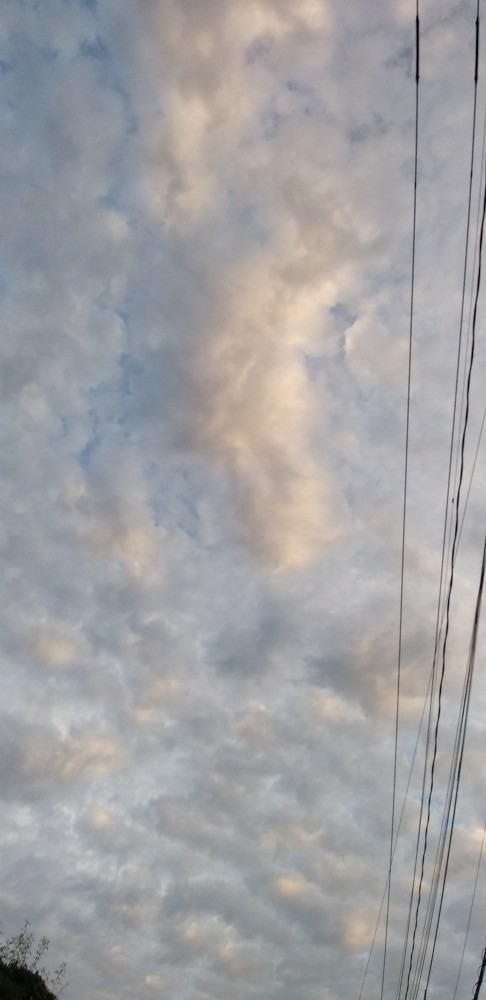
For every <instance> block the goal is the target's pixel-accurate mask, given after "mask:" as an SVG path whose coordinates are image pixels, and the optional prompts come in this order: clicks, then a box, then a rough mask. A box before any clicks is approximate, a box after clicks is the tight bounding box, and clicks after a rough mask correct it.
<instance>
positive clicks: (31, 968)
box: [0, 920, 66, 1000]
mask: <svg viewBox="0 0 486 1000" xmlns="http://www.w3.org/2000/svg"><path fill="white" fill-rule="evenodd" d="M48 947H49V941H48V939H47V938H46V937H42V938H41V939H40V941H39V942H38V944H37V945H36V944H35V941H34V935H33V933H32V931H30V930H29V921H28V920H26V922H25V924H24V926H23V928H22V930H21V931H20V933H19V934H17V935H15V937H11V938H8V939H7V941H6V942H5V944H2V945H0V996H1V997H2V1000H57V998H58V997H60V996H61V993H62V992H63V990H64V989H65V987H66V984H65V980H64V977H65V972H66V966H65V963H64V962H63V963H62V965H60V966H59V968H58V969H56V970H55V972H54V974H53V975H50V974H49V973H48V972H47V971H46V969H45V968H44V966H41V961H42V959H43V957H44V955H45V954H46V952H47V949H48Z"/></svg>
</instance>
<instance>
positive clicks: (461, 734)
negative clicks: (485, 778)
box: [424, 536, 486, 1000]
mask: <svg viewBox="0 0 486 1000" xmlns="http://www.w3.org/2000/svg"><path fill="white" fill-rule="evenodd" d="M485 568H486V536H485V538H484V546H483V559H482V564H481V575H480V580H479V587H478V594H477V599H476V608H475V613H474V624H473V630H472V636H471V647H470V652H469V660H468V669H467V674H466V680H465V684H464V693H463V698H462V705H461V716H460V725H459V731H458V738H457V749H456V747H455V748H454V751H455V753H454V772H455V773H454V778H453V780H452V782H451V796H452V787H453V785H454V784H455V795H454V806H453V809H452V816H450V805H451V800H448V801H449V805H448V810H447V813H446V821H445V823H444V844H445V837H446V832H447V826H448V825H449V840H448V845H447V853H446V860H445V865H444V874H443V876H442V889H441V895H440V901H439V909H438V913H437V918H436V925H435V931H434V938H433V942H432V952H431V956H430V960H429V968H428V972H427V979H426V983H425V991H424V1000H426V998H427V990H428V988H429V983H430V976H431V972H432V965H433V962H434V956H435V949H436V945H437V937H438V933H439V925H440V918H441V915H442V906H443V902H444V894H445V887H446V882H447V874H448V871H449V861H450V855H451V846H452V836H453V833H454V824H455V819H456V811H457V800H458V796H459V786H460V783H461V773H462V764H463V759H464V747H465V741H466V730H467V723H468V716H469V706H470V702H471V689H472V680H473V675H474V664H475V660H476V647H477V639H478V629H479V620H480V616H481V602H482V597H483V585H484V573H485ZM449 819H450V823H449ZM442 858H443V851H442V855H441V864H442ZM439 877H440V870H439V871H438V874H437V885H438V882H439Z"/></svg>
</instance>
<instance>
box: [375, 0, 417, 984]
mask: <svg viewBox="0 0 486 1000" xmlns="http://www.w3.org/2000/svg"><path fill="white" fill-rule="evenodd" d="M419 79H420V19H419V0H416V15H415V148H414V177H413V222H412V264H411V277H410V322H409V333H408V373H407V416H406V426H405V468H404V478H403V515H402V552H401V567H400V611H399V624H398V659H397V695H396V710H395V744H394V751H393V791H392V811H391V830H390V860H389V867H388V892H387V901H386V917H385V944H384V949H383V969H382V975H381V993H380V1000H383V993H384V989H385V971H386V957H387V946H388V925H389V920H390V899H391V886H392V865H393V850H394V848H393V842H394V838H395V808H396V795H397V760H398V727H399V721H400V684H401V666H402V632H403V594H404V579H405V535H406V523H407V493H408V456H409V439H410V388H411V380H412V345H413V321H414V294H415V255H416V242H417V177H418V135H419Z"/></svg>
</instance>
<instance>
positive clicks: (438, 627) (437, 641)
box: [397, 0, 486, 1000]
mask: <svg viewBox="0 0 486 1000" xmlns="http://www.w3.org/2000/svg"><path fill="white" fill-rule="evenodd" d="M478 64H479V0H477V14H476V43H475V67H474V104H473V129H472V140H471V161H470V172H469V193H468V210H467V223H466V246H465V253H464V268H463V283H462V296H461V313H460V323H459V339H458V351H457V364H456V378H455V389H454V405H453V419H452V430H451V444H450V452H449V468H448V480H447V495H446V504H445V516H444V531H443V541H442V555H441V569H440V582H439V597H438V605H437V619H436V634H435V642H434V655H433V664H432V682H431V694H430V712H429V727H428V730H427V744H426V752H425V761H424V781H423V787H422V798H421V807H420V817H419V827H418V834H417V841H416V854H415V863H414V873H413V879H412V889H411V893H410V902H409V911H408V917H407V928H406V935H405V944H404V949H403V957H402V966H401V971H400V978H399V985H398V990H397V997H399V996H400V994H401V989H402V984H403V976H404V966H405V957H406V953H407V946H408V937H409V931H410V922H411V912H412V907H413V899H414V895H415V885H416V874H417V861H418V850H419V843H420V837H421V831H422V821H423V813H424V805H425V778H426V773H427V769H428V758H429V750H430V734H431V723H432V707H433V700H434V690H435V677H436V671H437V655H438V649H439V644H440V632H441V615H440V607H441V603H442V581H443V575H444V563H445V549H446V538H447V532H448V522H449V498H450V486H451V472H452V463H453V454H454V440H455V426H456V414H457V396H458V385H459V371H460V359H461V350H462V331H463V322H464V305H465V293H466V278H467V265H468V250H469V233H470V220H471V204H472V181H473V173H474V155H475V136H476V119H477V84H478ZM485 195H486V193H485ZM483 231H484V207H483V218H482V224H481V236H480V249H479V256H480V257H481V247H482V238H483ZM480 275H481V261H480V262H479V269H478V288H477V292H476V301H475V307H474V317H473V337H472V341H473V343H472V346H471V360H470V365H469V374H468V380H467V391H466V416H465V419H464V425H463V435H462V447H461V472H460V477H459V485H458V489H457V497H456V504H455V530H454V542H453V547H452V560H451V575H450V582H449V590H448V595H447V601H446V609H445V617H446V634H445V638H444V643H443V655H442V661H443V662H442V673H441V679H440V684H439V695H438V707H437V718H436V726H435V732H434V750H433V757H432V765H431V779H430V791H429V798H428V805H427V820H426V825H425V832H424V845H423V851H422V861H421V871H420V877H419V885H418V892H417V903H416V910H415V923H414V930H413V936H412V945H411V950H410V958H409V967H408V974H407V985H406V990H405V998H404V1000H407V997H408V994H409V989H410V978H411V972H412V966H413V958H414V950H415V940H416V934H417V927H418V917H419V910H420V904H421V895H422V886H423V879H424V868H425V856H426V852H427V841H428V831H429V824H430V809H431V800H432V794H433V787H434V771H435V761H436V758H437V738H438V727H439V722H440V714H441V699H442V686H443V680H444V671H445V648H446V645H447V634H448V629H449V611H450V598H451V591H452V583H453V575H454V562H455V558H456V555H457V538H458V516H459V500H460V492H461V485H462V477H463V472H464V445H465V432H466V428H467V421H468V416H469V389H470V381H471V369H472V362H473V360H474V331H475V323H476V315H477V299H478V293H479V284H480Z"/></svg>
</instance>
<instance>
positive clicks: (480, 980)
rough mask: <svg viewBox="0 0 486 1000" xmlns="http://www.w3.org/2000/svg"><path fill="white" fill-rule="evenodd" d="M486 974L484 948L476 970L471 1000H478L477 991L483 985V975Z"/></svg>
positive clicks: (485, 951) (485, 950)
mask: <svg viewBox="0 0 486 1000" xmlns="http://www.w3.org/2000/svg"><path fill="white" fill-rule="evenodd" d="M485 972H486V947H485V948H483V957H482V962H481V965H480V968H479V969H478V980H477V983H476V985H475V987H474V993H473V1000H478V996H479V991H480V989H481V986H482V984H483V979H484V973H485Z"/></svg>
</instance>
